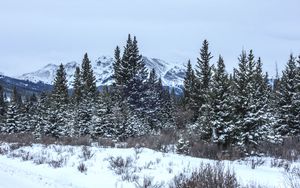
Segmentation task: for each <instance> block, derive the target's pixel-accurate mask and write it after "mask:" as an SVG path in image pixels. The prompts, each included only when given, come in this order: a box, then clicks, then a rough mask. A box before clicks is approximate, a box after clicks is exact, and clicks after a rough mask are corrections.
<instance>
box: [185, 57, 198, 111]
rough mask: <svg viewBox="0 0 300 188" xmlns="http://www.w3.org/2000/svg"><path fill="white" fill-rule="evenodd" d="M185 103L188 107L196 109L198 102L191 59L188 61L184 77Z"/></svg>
mask: <svg viewBox="0 0 300 188" xmlns="http://www.w3.org/2000/svg"><path fill="white" fill-rule="evenodd" d="M183 83H184V105H185V107H186V108H187V109H192V110H195V107H196V104H195V101H194V100H193V99H194V96H193V94H194V93H195V73H194V70H193V68H192V65H191V61H190V60H189V61H188V64H187V70H186V73H185V78H184V82H183Z"/></svg>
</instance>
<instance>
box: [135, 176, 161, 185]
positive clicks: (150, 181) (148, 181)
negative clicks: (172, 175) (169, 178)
mask: <svg viewBox="0 0 300 188" xmlns="http://www.w3.org/2000/svg"><path fill="white" fill-rule="evenodd" d="M163 186H164V184H163V183H156V184H154V183H153V177H144V179H143V182H142V184H140V183H139V182H138V181H135V187H136V188H161V187H163Z"/></svg>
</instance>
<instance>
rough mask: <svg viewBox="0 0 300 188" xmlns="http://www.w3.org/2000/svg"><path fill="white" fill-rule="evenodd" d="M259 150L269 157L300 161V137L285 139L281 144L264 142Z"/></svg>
mask: <svg viewBox="0 0 300 188" xmlns="http://www.w3.org/2000/svg"><path fill="white" fill-rule="evenodd" d="M258 149H259V150H260V151H261V152H263V153H264V154H266V155H267V156H271V157H275V158H280V159H286V160H289V161H296V160H299V159H300V136H297V137H288V138H284V139H283V142H282V143H281V144H280V143H278V144H275V143H270V142H263V143H261V144H260V145H259V148H258Z"/></svg>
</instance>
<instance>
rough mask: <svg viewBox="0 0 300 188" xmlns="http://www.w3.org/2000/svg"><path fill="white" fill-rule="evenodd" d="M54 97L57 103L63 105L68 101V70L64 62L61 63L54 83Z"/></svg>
mask: <svg viewBox="0 0 300 188" xmlns="http://www.w3.org/2000/svg"><path fill="white" fill-rule="evenodd" d="M53 88H54V89H53V92H52V98H53V100H54V102H55V103H56V105H58V106H61V105H63V104H67V103H68V86H67V79H66V72H65V68H64V66H63V64H60V65H59V68H58V70H57V72H56V77H55V79H54V83H53Z"/></svg>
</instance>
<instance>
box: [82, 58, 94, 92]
mask: <svg viewBox="0 0 300 188" xmlns="http://www.w3.org/2000/svg"><path fill="white" fill-rule="evenodd" d="M81 66H82V68H81V71H82V72H81V74H82V84H83V95H84V96H85V97H89V98H94V97H96V93H97V87H96V78H95V76H94V73H93V69H92V65H91V61H90V60H89V58H88V54H87V53H85V54H84V57H83V60H82V65H81Z"/></svg>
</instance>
